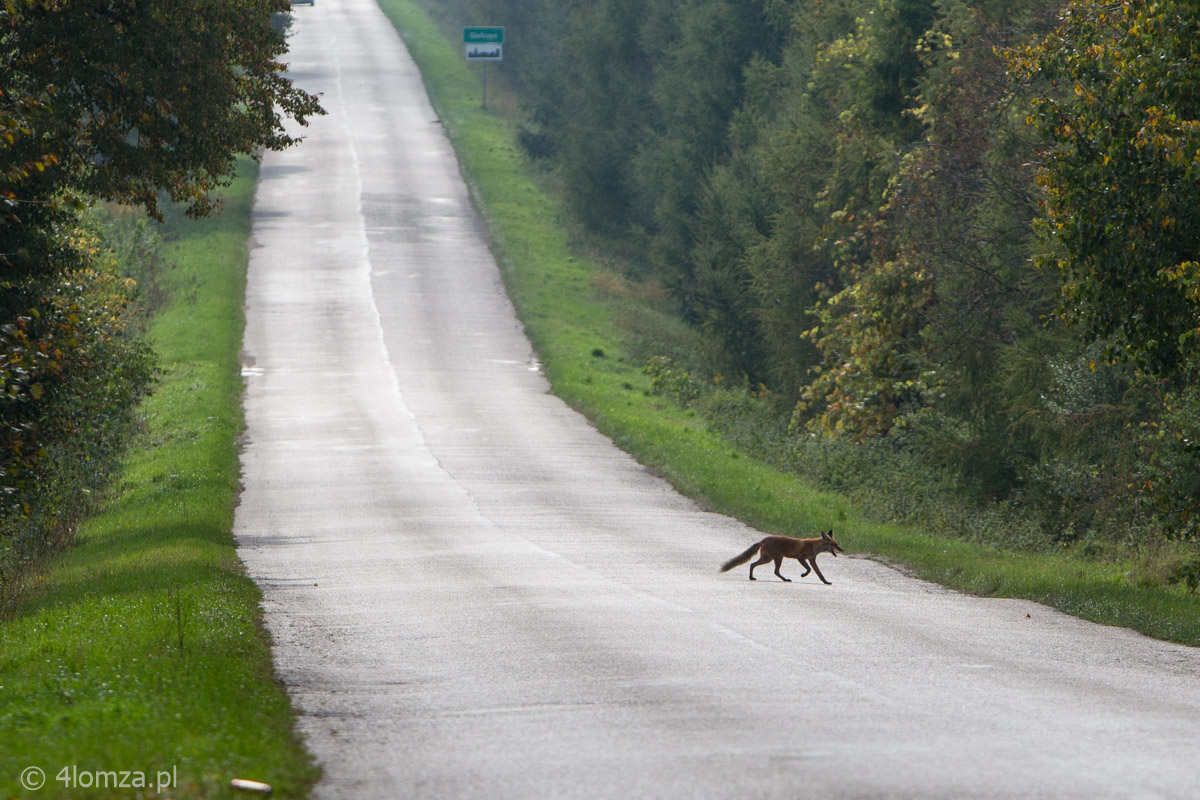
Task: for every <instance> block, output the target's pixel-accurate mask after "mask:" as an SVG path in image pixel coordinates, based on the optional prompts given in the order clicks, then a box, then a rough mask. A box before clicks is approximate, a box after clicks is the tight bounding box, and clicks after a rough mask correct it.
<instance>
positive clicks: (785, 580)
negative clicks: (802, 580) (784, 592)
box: [779, 575, 792, 583]
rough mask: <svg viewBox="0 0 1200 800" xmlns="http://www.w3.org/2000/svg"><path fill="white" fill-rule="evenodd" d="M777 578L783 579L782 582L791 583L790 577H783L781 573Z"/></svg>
mask: <svg viewBox="0 0 1200 800" xmlns="http://www.w3.org/2000/svg"><path fill="white" fill-rule="evenodd" d="M779 580H781V581H783V582H784V583H791V582H792V579H791V578H785V577H783V576H782V575H780V576H779Z"/></svg>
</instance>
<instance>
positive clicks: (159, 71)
mask: <svg viewBox="0 0 1200 800" xmlns="http://www.w3.org/2000/svg"><path fill="white" fill-rule="evenodd" d="M289 7H290V4H289V3H288V2H287V0H189V2H186V3H185V2H181V0H112V2H104V3H96V2H90V0H7V2H4V3H3V4H2V5H0V522H2V523H4V525H3V527H2V528H0V531H2V532H3V533H4V534H8V535H9V537H8V538H10V539H11V538H12V537H13V536H15V535H16V534H15V533H14V531H16V530H17V527H15V526H14V524H13V523H14V520H18V521H19V520H21V519H22V518H24V519H25V521H26V522H28V521H29V519H31V518H37V519H38V520H41V521H40V522H37V523H36V524H32V523H31V524H28V525H25V526H24V529H25V530H27V531H34V532H35V534H36V536H40V537H44V536H46V535H47V533H48V531H50V530H52V529H53V528H54V527H55V525H56V524H57V522H56V520H58V519H59V517H60V516H61V515H62V514H64V513H66V512H67V509H68V508H69V507H71V506H72V505H73V498H74V497H77V496H78V495H79V493H80V490H81V488H86V487H88V486H91V485H93V484H94V483H95V482H96V481H97V480H98V479H99V478H100V477H102V475H103V474H104V471H105V470H106V469H107V468H108V467H109V466H110V465H111V462H112V455H113V453H115V452H116V451H117V450H118V449H119V447H120V445H121V442H122V441H123V440H124V438H125V437H126V435H127V434H128V431H129V426H130V424H131V421H132V419H133V409H134V407H135V404H136V402H137V400H138V399H139V398H140V397H141V396H142V394H143V393H144V392H145V391H146V390H147V388H148V386H149V383H150V379H151V373H152V369H151V358H150V353H149V349H148V347H147V346H146V345H145V343H142V342H140V341H139V340H138V324H137V321H136V320H137V314H136V309H137V308H138V307H139V295H138V288H137V286H136V284H135V283H134V281H132V280H131V279H129V278H127V277H122V276H121V274H120V272H121V267H122V265H119V264H118V263H116V257H115V256H114V253H113V251H112V249H111V248H110V247H108V246H107V245H106V244H105V242H104V241H103V236H102V235H101V233H100V231H101V229H100V228H99V227H98V226H97V225H95V224H94V223H92V222H90V221H89V220H88V219H87V218H86V217H85V216H84V215H83V212H84V211H85V209H86V207H87V206H88V205H89V204H90V203H92V202H93V201H94V200H96V199H104V200H111V201H116V202H118V203H122V204H127V205H135V206H141V207H143V208H144V209H145V210H146V211H147V212H148V213H149V214H150V215H151V216H155V217H157V216H159V203H160V202H161V200H160V198H161V197H165V198H166V199H168V200H170V201H174V202H180V203H185V204H187V206H188V212H189V213H190V214H192V215H193V216H200V215H204V214H207V213H209V212H211V211H212V210H213V208H214V201H213V196H212V192H213V190H214V189H216V188H217V187H219V186H222V185H225V184H227V183H228V182H230V181H231V180H232V178H233V174H234V170H235V166H236V162H235V159H236V157H237V156H238V155H239V154H241V153H255V152H256V151H258V150H259V149H260V148H271V149H279V148H283V147H287V146H289V145H291V144H293V143H295V142H296V141H297V138H296V137H295V136H294V135H293V134H291V133H289V132H288V131H287V130H285V128H284V120H285V118H293V119H295V120H296V121H297V122H299V123H304V122H305V121H306V120H307V118H308V117H310V116H312V115H314V114H318V113H322V112H321V110H320V107H319V105H318V103H317V100H316V98H315V97H313V96H311V95H308V94H306V93H304V92H303V91H301V90H299V89H297V88H296V87H294V86H293V85H292V83H291V81H290V80H289V79H288V77H287V75H286V74H285V73H286V67H285V65H284V64H283V63H282V62H281V61H280V58H281V56H282V55H283V53H284V52H285V49H286V45H285V41H284V38H283V35H282V33H281V32H280V31H279V30H277V29H276V28H275V27H274V26H273V25H272V19H271V18H272V14H275V13H278V12H284V11H287V10H288V9H289ZM3 549H4V548H3V547H0V551H2V550H3ZM2 554H3V553H2V552H0V555H2ZM0 560H2V559H0ZM3 566H4V565H3V564H2V563H0V571H2V568H3Z"/></svg>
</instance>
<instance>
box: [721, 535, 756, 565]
mask: <svg viewBox="0 0 1200 800" xmlns="http://www.w3.org/2000/svg"><path fill="white" fill-rule="evenodd" d="M760 547H762V542H755V543H754V544H752V545H750V548H749V549H748V550H746V552H744V553H742V554H741V555H740V556H734V557H733V558H731V559H729V560H728V561H726V562H725V563H724V564H722V565H721V572H729V570H731V569H733V568H734V567H740V566H741V565H742V564H745V563H746V562H747V561H749V560H750V559H751V558H753V557H754V553H755V552H757V550H758V548H760Z"/></svg>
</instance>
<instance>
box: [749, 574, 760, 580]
mask: <svg viewBox="0 0 1200 800" xmlns="http://www.w3.org/2000/svg"><path fill="white" fill-rule="evenodd" d="M750 580H752V581H756V580H758V578H755V577H754V576H753V575H751V576H750Z"/></svg>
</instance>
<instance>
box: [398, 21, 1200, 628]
mask: <svg viewBox="0 0 1200 800" xmlns="http://www.w3.org/2000/svg"><path fill="white" fill-rule="evenodd" d="M380 5H381V6H382V8H383V9H384V11H385V13H386V14H387V15H388V16H389V17H390V19H391V20H392V22H393V24H394V25H395V26H396V28H397V30H398V31H399V32H400V35H401V36H402V37H403V38H404V40H405V42H406V44H407V45H408V47H409V50H410V52H411V53H412V54H413V57H414V59H415V60H416V61H417V64H418V66H419V67H420V69H421V72H422V74H423V75H424V78H425V81H426V85H427V87H428V89H429V92H430V95H431V97H432V99H433V102H434V106H435V107H436V108H437V110H438V114H439V115H440V117H441V119H442V121H443V122H444V123H445V125H446V128H447V130H448V132H449V135H450V138H451V140H452V142H453V144H454V147H455V149H456V151H457V152H458V155H459V160H460V163H461V164H462V168H463V172H464V173H465V175H466V177H467V179H468V182H469V183H470V185H471V187H472V192H473V194H474V195H475V197H476V201H477V203H478V205H479V207H480V209H481V210H482V212H483V214H484V216H485V219H486V220H487V223H488V226H489V229H490V232H491V234H492V237H493V241H494V247H493V249H494V251H495V253H496V255H497V258H498V260H499V262H500V265H501V270H502V272H503V275H504V279H505V282H506V284H507V286H508V289H509V294H510V296H511V297H512V299H513V303H514V305H515V306H516V308H517V311H518V314H519V315H520V317H521V319H522V321H523V322H524V323H525V325H526V329H527V331H528V333H529V336H530V339H531V340H532V341H533V344H534V346H535V347H536V348H537V351H538V353H539V356H540V358H541V359H542V361H543V364H544V365H545V368H546V373H547V375H548V376H549V378H550V380H551V382H552V384H553V386H554V391H555V393H556V394H558V395H559V396H561V397H563V398H564V399H565V400H566V401H567V402H569V403H571V404H572V405H573V406H575V407H576V408H578V409H580V410H581V411H583V412H584V413H586V414H587V415H588V416H589V417H590V418H591V419H592V420H593V422H594V423H595V424H596V426H597V427H598V428H599V429H600V430H601V431H603V432H604V433H605V434H607V435H608V436H610V437H611V438H612V439H613V440H614V441H615V442H616V443H617V444H618V445H619V446H621V447H622V448H624V449H625V450H628V451H629V452H631V453H632V454H634V455H635V456H636V457H637V458H638V459H639V460H640V461H642V462H643V463H644V464H647V465H649V466H651V467H653V468H654V469H656V470H658V471H659V472H660V473H661V474H663V475H664V476H665V477H666V478H667V479H668V480H670V481H671V482H672V483H673V484H674V485H675V486H677V487H678V488H679V489H680V490H681V491H682V492H684V493H685V494H688V495H690V496H692V497H694V498H696V499H698V500H699V501H700V502H702V503H704V504H706V505H707V506H708V507H710V508H712V509H714V510H717V511H721V512H723V513H727V514H730V515H733V516H736V517H738V518H740V519H743V520H745V521H747V522H748V523H750V524H751V525H754V526H755V527H758V528H760V529H762V530H765V531H768V532H772V533H786V534H795V535H801V534H803V535H812V534H813V533H814V532H815V531H816V530H817V529H819V528H826V529H827V528H829V527H833V528H834V529H835V530H836V531H837V535H838V538H839V541H841V542H842V544H843V545H844V546H846V547H847V548H848V549H850V550H851V551H856V552H858V553H864V554H872V555H874V556H876V557H880V558H883V559H886V560H887V561H889V562H892V563H895V564H899V565H903V566H904V567H905V568H907V569H908V570H909V571H911V572H912V573H913V574H916V575H918V576H920V577H922V578H925V579H927V580H931V581H936V582H938V583H942V584H945V585H947V586H952V587H954V588H957V589H961V590H964V591H968V592H973V593H976V594H981V595H988V596H1003V597H1020V598H1027V599H1031V600H1036V601H1038V602H1042V603H1045V604H1047V605H1050V606H1053V607H1056V608H1060V609H1062V610H1064V611H1067V612H1069V613H1071V614H1076V615H1078V616H1080V617H1084V618H1086V619H1090V620H1094V621H1096V622H1101V623H1106V624H1112V625H1121V626H1125V627H1130V628H1134V629H1136V630H1139V631H1142V632H1144V633H1147V634H1149V635H1152V636H1156V637H1160V638H1163V639H1169V640H1173V641H1178V642H1184V643H1187V644H1192V645H1198V644H1200V597H1197V596H1192V595H1188V594H1187V593H1186V592H1185V591H1184V590H1183V589H1182V588H1181V587H1172V586H1162V585H1142V584H1141V582H1139V580H1137V578H1136V575H1137V573H1138V565H1137V564H1135V563H1129V564H1113V563H1096V562H1089V561H1086V560H1082V559H1078V558H1071V557H1068V556H1057V555H1030V554H1017V553H1012V552H1008V551H1001V550H996V549H993V548H988V547H984V546H979V545H973V544H970V543H967V542H964V541H959V540H953V539H948V538H941V537H936V536H930V535H926V533H925V532H922V531H917V530H912V529H906V528H902V527H899V526H891V525H881V524H877V523H874V522H872V521H870V520H867V519H864V518H863V517H862V515H861V514H859V513H857V512H856V511H855V509H854V507H853V505H852V503H851V501H850V500H849V499H847V498H843V497H838V496H834V495H831V494H828V493H823V492H820V491H817V490H815V489H813V488H811V487H810V486H808V485H806V484H805V483H804V482H803V481H801V480H800V479H798V478H797V477H795V476H794V475H790V474H785V473H781V472H779V471H776V470H775V469H773V468H771V467H769V466H768V465H766V464H765V463H763V462H760V461H757V460H755V459H753V458H749V457H747V456H746V455H745V454H743V453H740V452H738V451H737V450H735V449H734V448H733V447H732V446H731V445H730V444H728V443H727V442H726V441H725V440H723V439H722V438H721V437H720V436H719V435H717V434H716V433H713V432H711V431H709V430H708V429H707V426H706V425H705V424H704V423H703V421H702V420H700V419H698V418H697V417H695V416H694V415H692V414H691V413H690V412H687V411H683V410H681V409H679V408H677V407H676V406H675V405H673V404H671V403H668V402H666V401H663V400H662V399H661V398H658V397H653V396H650V394H649V380H648V378H647V377H646V376H645V375H643V374H642V371H641V369H640V366H641V365H640V363H639V364H634V363H633V361H634V359H633V358H632V356H631V353H632V352H634V351H635V350H636V349H637V344H636V343H635V342H633V341H631V340H630V338H629V335H628V334H627V333H626V332H625V331H624V330H623V329H622V328H621V327H619V326H618V325H617V324H616V323H615V322H614V319H617V318H619V317H621V316H622V315H623V314H625V313H626V309H625V308H624V307H623V305H622V303H624V302H625V301H622V302H621V303H618V302H617V301H615V300H614V299H613V298H612V297H611V295H610V294H609V293H605V292H600V291H597V289H596V286H597V285H598V284H599V283H600V281H598V279H597V276H598V275H600V273H601V270H600V269H599V268H598V267H596V266H594V265H592V264H589V263H586V262H585V261H584V260H582V259H581V258H579V257H578V256H577V254H576V253H575V252H573V251H572V248H571V247H570V243H569V239H568V235H567V233H566V230H565V229H564V227H563V226H562V225H561V224H560V222H559V221H560V219H561V218H562V214H561V212H560V209H559V208H558V206H557V205H556V203H555V200H554V199H553V198H552V197H551V196H550V195H549V194H548V193H547V192H546V191H544V190H543V189H542V187H541V186H540V185H539V183H538V182H537V181H536V180H535V179H534V178H533V177H531V173H530V171H529V170H528V168H527V165H526V164H525V162H524V160H523V158H522V157H521V155H520V153H519V152H518V149H517V147H516V144H515V135H514V130H513V128H512V125H511V124H510V123H509V122H508V121H506V120H505V119H504V118H502V117H500V116H497V115H494V114H492V113H490V112H485V111H483V110H482V109H481V107H480V105H481V102H480V101H481V92H480V80H479V75H478V73H477V71H475V70H473V69H472V68H470V67H468V66H467V65H466V64H465V63H464V59H463V57H462V53H461V52H460V49H461V48H459V47H458V46H457V44H456V43H451V42H448V41H447V40H446V39H445V38H443V37H442V36H441V35H439V32H438V30H437V29H436V27H435V26H434V24H433V23H432V22H431V21H430V20H429V18H428V17H426V16H425V14H424V13H423V12H422V11H421V10H420V9H419V8H418V7H417V6H416V5H415V4H414V3H413V2H412V0H380ZM514 46H515V45H514ZM494 87H495V82H492V83H491V84H490V85H489V89H488V91H489V98H491V97H492V96H494V94H495V92H496V89H495V88H494ZM497 105H499V103H492V102H491V100H490V99H489V106H490V107H495V106H497ZM642 313H643V314H653V313H655V312H653V310H644V311H643V312H642ZM655 324H656V325H660V326H665V325H667V324H668V323H666V322H662V321H659V322H656V323H655ZM596 351H602V352H603V355H602V356H600V355H596V354H595V352H596ZM714 568H715V565H714ZM1130 575H1133V576H1134V577H1133V578H1131V577H1129V576H1130ZM1149 583H1152V584H1153V583H1154V582H1153V581H1150V582H1149Z"/></svg>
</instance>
